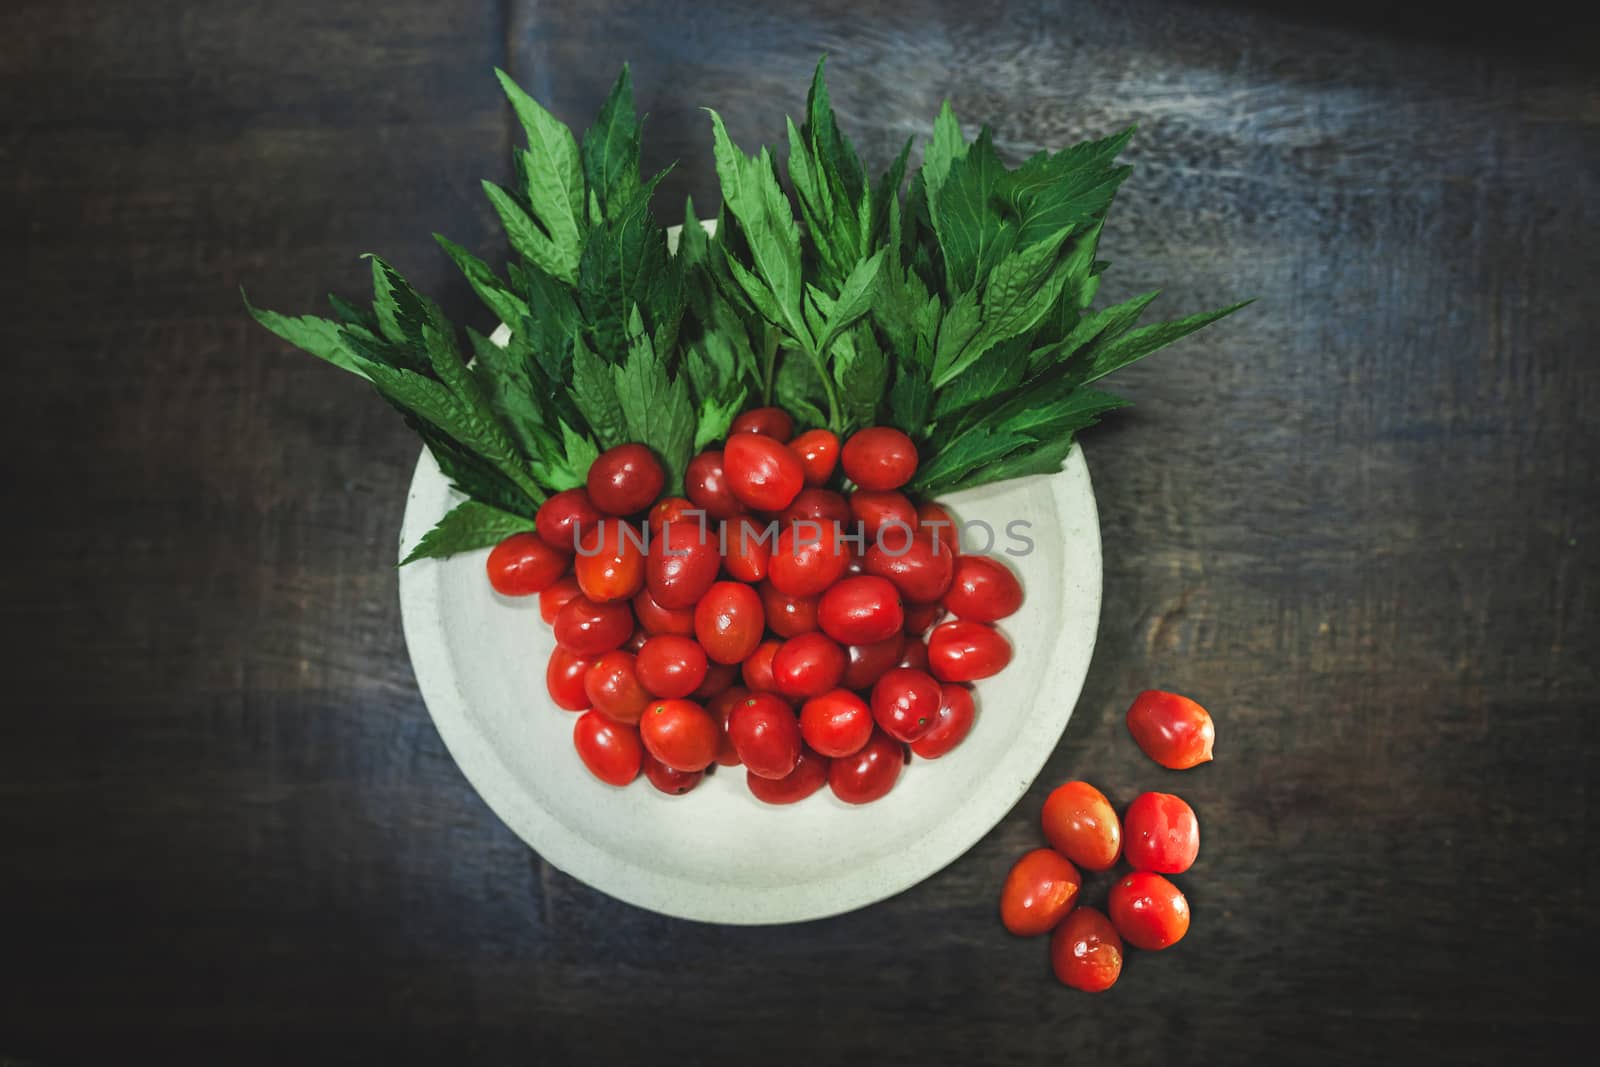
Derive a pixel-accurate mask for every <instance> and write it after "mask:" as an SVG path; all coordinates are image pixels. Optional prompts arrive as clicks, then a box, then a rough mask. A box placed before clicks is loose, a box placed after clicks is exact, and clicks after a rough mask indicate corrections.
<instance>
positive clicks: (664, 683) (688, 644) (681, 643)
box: [634, 634, 706, 699]
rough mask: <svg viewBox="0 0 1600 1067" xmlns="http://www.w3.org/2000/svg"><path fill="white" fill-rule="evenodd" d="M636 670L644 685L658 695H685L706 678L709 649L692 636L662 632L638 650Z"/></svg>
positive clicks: (676, 696)
mask: <svg viewBox="0 0 1600 1067" xmlns="http://www.w3.org/2000/svg"><path fill="white" fill-rule="evenodd" d="M634 669H635V670H636V671H637V672H638V675H639V681H640V682H641V683H643V684H644V687H645V688H646V689H648V690H649V691H650V692H651V693H653V694H655V695H656V696H658V697H665V698H667V699H676V698H680V697H686V696H688V695H689V694H690V693H693V692H694V691H695V690H696V689H698V688H700V683H701V682H703V681H705V680H706V652H705V649H703V648H701V647H700V644H699V642H697V641H696V640H695V639H694V638H692V637H679V636H677V635H676V634H661V635H659V636H657V637H652V638H650V640H648V641H646V642H645V643H644V647H643V648H641V649H639V655H638V657H637V660H636V663H635V666H634Z"/></svg>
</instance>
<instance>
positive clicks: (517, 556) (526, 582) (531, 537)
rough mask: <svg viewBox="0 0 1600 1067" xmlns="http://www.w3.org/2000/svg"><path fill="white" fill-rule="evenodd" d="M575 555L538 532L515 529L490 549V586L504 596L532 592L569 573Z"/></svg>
mask: <svg viewBox="0 0 1600 1067" xmlns="http://www.w3.org/2000/svg"><path fill="white" fill-rule="evenodd" d="M571 564H572V557H571V556H569V555H567V554H566V553H565V552H562V551H561V550H560V549H556V548H551V547H550V545H549V544H547V543H546V542H545V540H544V538H542V537H540V536H539V535H538V534H531V533H515V534H512V535H511V536H510V537H508V538H506V539H505V540H504V541H501V542H500V543H499V544H498V545H495V546H494V548H493V549H491V550H490V551H489V560H488V562H487V564H486V565H485V566H486V569H487V570H488V573H489V586H490V587H491V588H492V589H493V590H494V591H495V592H496V593H499V594H500V595H501V596H532V595H533V594H534V593H538V592H542V591H543V590H545V589H547V588H549V587H550V586H551V585H552V584H554V583H555V581H556V579H558V578H560V577H561V576H562V575H563V574H565V573H567V568H568V567H569V566H570V565H571Z"/></svg>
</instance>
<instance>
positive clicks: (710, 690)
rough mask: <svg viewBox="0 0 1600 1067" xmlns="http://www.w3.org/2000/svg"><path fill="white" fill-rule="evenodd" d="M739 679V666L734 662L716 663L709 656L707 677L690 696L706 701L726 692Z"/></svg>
mask: <svg viewBox="0 0 1600 1067" xmlns="http://www.w3.org/2000/svg"><path fill="white" fill-rule="evenodd" d="M738 680H739V667H738V665H737V664H734V663H714V662H712V661H711V660H710V658H709V657H708V658H707V660H706V677H705V681H703V682H701V683H700V685H699V687H698V688H697V689H695V691H694V692H693V693H690V694H689V696H691V697H692V698H694V699H695V700H698V701H701V702H705V701H707V700H710V699H711V698H712V697H714V696H717V695H719V694H721V693H723V692H725V691H726V690H727V689H728V687H729V686H731V685H733V683H734V682H736V681H738Z"/></svg>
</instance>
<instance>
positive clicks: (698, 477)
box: [683, 449, 744, 519]
mask: <svg viewBox="0 0 1600 1067" xmlns="http://www.w3.org/2000/svg"><path fill="white" fill-rule="evenodd" d="M683 485H684V492H685V493H687V494H688V496H689V499H690V500H691V501H693V502H694V503H695V504H696V505H697V506H698V507H699V508H700V509H701V510H702V511H704V512H705V513H706V514H707V515H708V516H710V517H711V518H713V519H731V518H733V517H734V516H735V515H738V514H739V513H740V512H742V511H744V505H743V504H741V503H739V499H738V498H737V497H735V496H734V495H733V491H732V490H730V489H729V488H728V476H727V473H726V472H725V471H724V470H723V469H722V453H721V452H719V451H716V450H714V449H713V450H712V451H710V452H702V453H700V454H699V455H698V456H696V457H694V458H693V459H691V460H690V461H689V466H688V467H687V469H686V470H685V471H684V475H683Z"/></svg>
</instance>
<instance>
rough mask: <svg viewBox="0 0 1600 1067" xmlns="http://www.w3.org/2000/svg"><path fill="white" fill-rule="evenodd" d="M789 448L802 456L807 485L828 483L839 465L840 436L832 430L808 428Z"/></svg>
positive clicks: (790, 443) (801, 460)
mask: <svg viewBox="0 0 1600 1067" xmlns="http://www.w3.org/2000/svg"><path fill="white" fill-rule="evenodd" d="M789 448H790V450H791V451H793V452H794V454H795V455H797V456H799V457H800V466H802V467H804V468H805V470H806V484H807V485H826V484H827V482H828V479H829V478H832V477H833V469H834V468H835V467H836V466H838V465H839V438H838V436H837V435H836V434H834V432H833V431H832V430H807V431H806V432H805V433H803V434H801V435H800V436H799V437H796V438H795V439H794V440H793V441H790V442H789Z"/></svg>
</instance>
